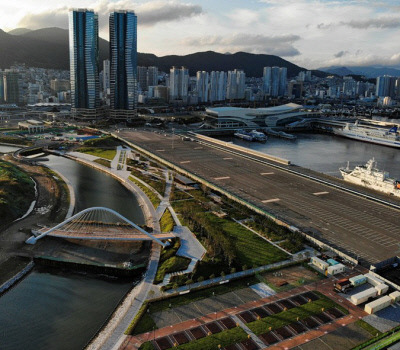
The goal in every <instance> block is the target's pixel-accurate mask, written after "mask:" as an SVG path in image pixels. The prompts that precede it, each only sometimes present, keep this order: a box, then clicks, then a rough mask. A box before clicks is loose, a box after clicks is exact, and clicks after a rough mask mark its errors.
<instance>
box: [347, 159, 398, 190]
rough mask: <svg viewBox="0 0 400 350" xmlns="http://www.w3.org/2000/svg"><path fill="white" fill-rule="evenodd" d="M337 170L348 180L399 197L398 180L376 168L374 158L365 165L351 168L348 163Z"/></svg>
mask: <svg viewBox="0 0 400 350" xmlns="http://www.w3.org/2000/svg"><path fill="white" fill-rule="evenodd" d="M339 170H340V173H341V174H342V176H343V178H344V179H345V180H346V181H348V182H352V183H354V184H357V185H361V186H364V187H367V188H371V189H373V190H376V191H380V192H384V193H387V194H390V195H394V196H396V197H400V181H399V180H395V179H392V178H390V177H389V173H388V172H386V171H381V170H378V169H377V168H376V161H375V159H374V158H372V159H370V160H369V161H368V162H367V164H365V165H358V166H356V167H355V168H354V169H353V170H351V169H349V165H348V164H347V167H346V168H340V169H339Z"/></svg>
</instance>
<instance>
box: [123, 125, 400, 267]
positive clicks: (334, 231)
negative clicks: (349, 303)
mask: <svg viewBox="0 0 400 350" xmlns="http://www.w3.org/2000/svg"><path fill="white" fill-rule="evenodd" d="M118 136H119V137H122V138H124V139H125V140H127V141H130V142H132V143H134V144H136V145H138V146H140V147H142V148H144V149H146V150H148V151H151V152H152V153H153V154H155V155H157V156H159V157H161V158H163V159H166V160H168V161H169V162H171V163H173V164H175V165H176V166H179V167H180V168H182V169H184V170H186V171H188V172H191V173H193V174H195V175H197V176H199V177H201V178H203V179H205V180H207V181H209V182H211V183H213V184H214V185H216V186H219V187H220V188H223V189H225V190H226V191H228V192H230V193H231V194H234V195H236V196H238V197H240V198H242V199H244V200H246V201H247V202H249V203H251V204H254V205H256V206H257V207H259V208H261V209H263V210H265V211H267V212H269V213H271V214H273V215H274V216H276V217H278V218H280V219H282V220H284V221H286V222H289V223H291V224H293V225H295V226H296V227H299V228H301V229H302V230H303V231H305V232H310V233H312V234H313V235H314V236H315V237H316V238H319V239H323V240H327V241H329V242H330V244H331V245H333V246H335V247H337V248H339V249H341V250H342V251H345V252H347V253H349V254H350V255H352V256H354V257H358V258H360V259H362V261H363V262H364V263H365V264H370V263H374V262H377V261H381V260H384V259H387V258H389V257H392V256H394V255H396V253H397V250H398V243H399V242H400V225H399V213H400V211H399V210H398V209H394V208H390V207H387V206H384V205H381V204H379V203H375V202H373V201H370V200H366V199H364V198H362V197H360V196H356V195H353V194H351V193H346V192H344V191H342V190H340V189H335V188H332V187H330V186H327V185H325V184H322V183H319V182H316V181H313V180H310V179H307V178H303V177H300V176H297V175H295V174H291V173H289V172H287V171H285V170H284V169H277V168H275V167H273V166H270V165H266V164H262V163H259V162H256V161H252V160H250V159H246V158H244V157H242V156H240V155H238V154H232V153H228V152H225V151H223V150H220V149H216V148H213V147H210V146H208V145H204V144H199V143H197V142H190V141H183V140H182V139H181V138H180V137H178V136H172V135H170V134H164V133H155V132H152V131H144V130H139V131H137V130H121V131H120V133H119V135H118Z"/></svg>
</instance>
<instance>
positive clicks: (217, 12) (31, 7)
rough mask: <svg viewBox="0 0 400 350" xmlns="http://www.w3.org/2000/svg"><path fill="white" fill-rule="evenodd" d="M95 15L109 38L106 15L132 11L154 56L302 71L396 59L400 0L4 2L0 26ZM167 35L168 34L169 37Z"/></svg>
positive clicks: (144, 47) (141, 42)
mask: <svg viewBox="0 0 400 350" xmlns="http://www.w3.org/2000/svg"><path fill="white" fill-rule="evenodd" d="M75 7H78V8H81V7H88V8H92V9H93V10H94V11H97V12H98V14H99V34H100V36H101V37H103V38H105V39H107V40H108V39H109V38H108V14H109V13H110V12H112V11H114V10H118V9H128V10H132V11H135V13H136V14H137V16H138V27H139V29H138V51H139V52H150V53H154V54H156V55H168V54H178V55H183V54H189V53H192V52H196V51H207V50H213V51H217V52H222V53H225V52H231V53H234V52H238V51H245V52H252V53H266V54H273V55H277V56H281V57H283V58H285V59H287V60H289V61H291V62H293V63H295V64H298V65H300V66H303V67H305V68H308V69H314V68H319V67H323V66H329V65H348V66H351V65H388V66H399V65H400V47H399V46H398V45H393V43H394V42H396V38H397V37H398V34H400V6H399V5H398V4H397V3H396V2H395V1H381V2H373V1H368V0H367V1H361V0H354V1H340V0H338V1H308V0H300V1H287V2H285V3H284V4H281V3H280V2H278V1H275V0H259V1H250V2H246V3H244V2H243V1H240V0H233V1H227V0H222V1H219V2H212V1H210V0H201V1H162V0H161V1H137V2H132V1H127V0H117V1H111V2H106V1H91V0H82V1H76V0H69V1H66V2H63V4H62V5H61V4H57V3H52V4H48V5H47V4H44V3H41V2H39V1H28V0H22V1H19V2H18V3H10V4H3V5H2V10H3V11H2V14H0V28H1V29H3V30H6V31H8V30H11V29H13V28H17V27H26V28H29V29H39V28H44V27H52V26H57V27H60V28H65V29H67V28H68V16H67V13H68V10H69V9H70V8H75ZM216 33H218V34H216ZM171 38H173V40H172V39H171Z"/></svg>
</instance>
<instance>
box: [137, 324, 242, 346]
mask: <svg viewBox="0 0 400 350" xmlns="http://www.w3.org/2000/svg"><path fill="white" fill-rule="evenodd" d="M246 339H247V333H246V332H245V331H244V330H243V329H242V328H240V327H235V328H232V329H228V330H226V331H223V332H221V333H217V334H212V335H209V336H207V337H205V338H201V339H199V340H194V341H191V342H190V343H187V344H183V345H179V346H176V347H173V349H177V350H213V349H215V350H217V349H219V348H220V347H221V348H223V347H225V346H228V345H231V344H235V343H238V342H241V341H243V340H246ZM151 349H154V347H153V345H152V344H151V343H150V342H146V343H144V344H142V345H141V346H140V348H139V350H151Z"/></svg>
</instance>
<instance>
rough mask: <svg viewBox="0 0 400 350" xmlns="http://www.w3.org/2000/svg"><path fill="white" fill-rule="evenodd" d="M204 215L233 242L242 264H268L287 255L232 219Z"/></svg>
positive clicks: (210, 214)
mask: <svg viewBox="0 0 400 350" xmlns="http://www.w3.org/2000/svg"><path fill="white" fill-rule="evenodd" d="M205 217H206V219H207V220H208V221H209V222H210V223H211V224H212V225H218V226H220V227H222V229H223V230H224V232H225V234H226V235H227V236H228V239H229V240H232V241H233V242H234V246H235V247H236V255H237V257H238V260H239V261H240V263H241V264H242V265H247V266H248V267H252V266H262V265H268V264H272V263H274V262H277V261H281V260H285V259H286V258H287V257H288V255H287V254H285V253H284V252H283V251H282V250H280V249H278V248H276V247H274V246H273V245H272V244H270V243H268V242H267V241H265V240H264V239H262V238H260V237H259V236H257V235H256V234H255V233H253V232H251V231H249V230H248V229H246V228H245V227H243V226H241V225H240V224H238V223H236V222H234V221H231V220H229V219H221V218H219V217H217V216H216V215H214V214H212V213H206V214H205ZM255 247H257V248H256V249H255Z"/></svg>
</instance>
